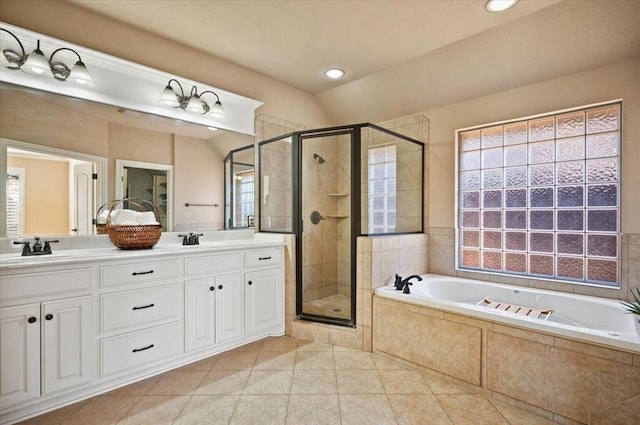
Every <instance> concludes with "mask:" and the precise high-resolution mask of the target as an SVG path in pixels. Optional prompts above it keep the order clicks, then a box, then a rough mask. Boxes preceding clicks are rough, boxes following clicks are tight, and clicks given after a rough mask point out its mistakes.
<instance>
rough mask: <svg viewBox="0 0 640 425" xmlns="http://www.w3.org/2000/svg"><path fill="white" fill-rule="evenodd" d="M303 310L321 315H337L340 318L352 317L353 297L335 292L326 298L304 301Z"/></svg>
mask: <svg viewBox="0 0 640 425" xmlns="http://www.w3.org/2000/svg"><path fill="white" fill-rule="evenodd" d="M302 311H304V312H305V313H310V314H318V315H321V316H329V317H337V318H339V319H350V318H351V297H350V296H348V295H342V294H333V295H329V296H327V297H324V298H319V299H317V300H313V301H309V302H306V303H304V305H303V307H302Z"/></svg>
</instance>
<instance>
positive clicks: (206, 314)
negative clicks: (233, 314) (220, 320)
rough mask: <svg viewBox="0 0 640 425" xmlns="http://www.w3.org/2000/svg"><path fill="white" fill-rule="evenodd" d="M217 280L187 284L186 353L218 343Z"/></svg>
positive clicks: (185, 310)
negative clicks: (216, 316) (216, 314)
mask: <svg viewBox="0 0 640 425" xmlns="http://www.w3.org/2000/svg"><path fill="white" fill-rule="evenodd" d="M215 290H216V287H215V280H214V278H212V277H210V278H205V279H197V280H190V281H187V282H185V297H184V299H185V308H184V312H185V318H186V320H185V322H186V323H185V331H186V332H185V333H186V335H185V338H184V339H185V351H187V352H189V351H193V350H197V349H199V348H203V347H207V346H210V345H213V344H215V342H216V339H215V338H216V319H215V309H216V303H215Z"/></svg>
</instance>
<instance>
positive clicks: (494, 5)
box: [485, 0, 518, 13]
mask: <svg viewBox="0 0 640 425" xmlns="http://www.w3.org/2000/svg"><path fill="white" fill-rule="evenodd" d="M517 2H518V0H489V1H488V2H487V5H486V6H485V8H486V9H487V12H492V13H493V12H504V11H505V10H507V9H509V8H511V7H513V5H514V4H516V3H517Z"/></svg>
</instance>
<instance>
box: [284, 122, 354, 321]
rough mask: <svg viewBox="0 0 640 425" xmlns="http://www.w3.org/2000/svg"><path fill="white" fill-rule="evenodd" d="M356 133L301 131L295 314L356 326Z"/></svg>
mask: <svg viewBox="0 0 640 425" xmlns="http://www.w3.org/2000/svg"><path fill="white" fill-rule="evenodd" d="M354 136H355V132H354V129H352V128H349V129H341V130H333V131H327V132H320V133H301V134H299V142H298V146H299V149H298V164H299V168H298V170H299V174H298V175H299V178H298V184H299V188H298V190H297V193H298V196H299V200H298V202H299V203H298V205H300V209H299V215H300V226H299V233H298V238H297V240H298V243H299V245H298V246H301V247H302V249H299V250H297V252H298V255H300V256H301V258H298V264H299V265H300V266H299V267H298V279H297V285H298V288H297V292H298V296H297V297H296V298H297V306H296V308H297V313H298V314H297V316H298V317H299V318H303V319H304V318H307V319H311V320H314V321H320V322H326V323H334V324H340V325H347V326H354V325H355V273H354V263H355V259H354V252H353V251H354V243H353V242H354V231H355V229H354V227H353V223H354V220H353V216H352V215H353V211H354V210H353V208H352V207H353V205H352V200H353V197H352V174H353V170H352V168H353V167H354V162H353V161H352V152H353V145H354Z"/></svg>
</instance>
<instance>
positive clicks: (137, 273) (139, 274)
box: [131, 270, 153, 276]
mask: <svg viewBox="0 0 640 425" xmlns="http://www.w3.org/2000/svg"><path fill="white" fill-rule="evenodd" d="M131 274H132V275H133V276H141V275H143V274H153V270H149V271H146V272H133V273H131Z"/></svg>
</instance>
